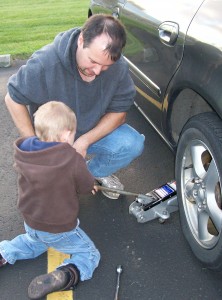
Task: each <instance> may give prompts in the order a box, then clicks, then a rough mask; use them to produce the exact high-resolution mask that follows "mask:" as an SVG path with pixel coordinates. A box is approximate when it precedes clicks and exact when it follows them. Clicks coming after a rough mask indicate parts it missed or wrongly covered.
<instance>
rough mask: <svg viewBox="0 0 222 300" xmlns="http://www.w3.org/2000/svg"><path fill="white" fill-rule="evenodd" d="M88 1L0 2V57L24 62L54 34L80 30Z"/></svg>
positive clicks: (85, 16) (31, 0)
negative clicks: (4, 56)
mask: <svg viewBox="0 0 222 300" xmlns="http://www.w3.org/2000/svg"><path fill="white" fill-rule="evenodd" d="M88 8H89V0H70V1H69V0H61V1H59V0H7V1H5V0H0V20H1V26H0V55H2V54H11V55H12V58H13V59H27V58H28V57H29V56H30V55H31V54H32V53H33V52H34V51H35V50H37V49H39V48H41V47H42V46H44V45H46V44H49V43H51V42H52V41H53V39H54V37H55V36H56V34H58V33H59V32H61V31H65V30H67V29H70V28H72V27H76V26H81V25H82V24H83V23H84V22H85V20H86V19H87V17H88Z"/></svg>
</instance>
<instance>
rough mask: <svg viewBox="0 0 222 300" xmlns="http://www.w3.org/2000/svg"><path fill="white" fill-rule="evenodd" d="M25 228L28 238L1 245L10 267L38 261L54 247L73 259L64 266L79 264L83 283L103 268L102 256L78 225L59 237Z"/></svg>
mask: <svg viewBox="0 0 222 300" xmlns="http://www.w3.org/2000/svg"><path fill="white" fill-rule="evenodd" d="M24 226H25V230H26V233H25V234H21V235H18V236H17V237H15V238H14V239H13V240H11V241H2V242H0V253H1V254H2V256H3V257H4V259H6V260H7V262H8V263H10V264H14V263H15V262H16V260H21V259H32V258H35V257H37V256H39V255H41V254H42V253H44V252H46V251H47V249H48V248H49V247H51V248H54V249H55V250H58V251H60V252H62V253H66V254H70V258H68V259H65V260H64V262H63V264H62V265H67V264H70V263H71V264H75V265H76V267H77V268H78V269H79V271H80V278H81V281H83V280H87V279H90V278H91V277H92V274H93V271H94V270H95V268H96V267H97V266H98V264H99V260H100V253H99V251H98V250H97V249H96V247H95V245H94V243H93V242H92V241H91V239H90V238H89V237H88V236H87V235H86V233H85V232H84V231H83V230H82V229H81V228H80V227H79V226H78V225H77V226H76V228H75V229H73V230H72V231H69V232H63V233H56V234H53V233H49V232H44V231H39V230H34V229H32V228H31V227H29V226H28V225H27V224H24ZM62 265H60V266H62ZM60 266H58V267H60Z"/></svg>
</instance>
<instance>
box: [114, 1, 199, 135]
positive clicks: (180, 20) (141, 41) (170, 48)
mask: <svg viewBox="0 0 222 300" xmlns="http://www.w3.org/2000/svg"><path fill="white" fill-rule="evenodd" d="M111 2H114V1H111ZM115 2H118V3H115V5H114V6H113V9H112V13H113V14H115V15H116V16H117V17H119V19H120V20H121V21H122V22H123V23H124V25H125V27H126V30H127V45H126V48H125V51H124V55H125V57H126V59H127V60H128V62H129V65H130V70H131V72H132V76H133V80H134V82H135V85H136V89H137V97H136V103H135V104H136V105H137V106H139V107H138V108H139V109H140V111H141V112H142V113H143V114H144V115H145V117H146V118H147V119H148V120H149V121H150V122H151V124H152V125H153V126H154V127H155V129H156V130H157V131H158V132H159V133H160V134H161V135H162V125H161V121H162V119H163V113H165V112H166V111H167V109H168V107H166V105H165V107H164V106H163V100H164V97H166V91H167V86H168V84H169V82H170V80H171V78H172V76H173V75H174V73H175V72H176V70H177V68H178V67H179V65H180V62H181V60H182V57H183V49H184V41H185V37H186V32H187V30H188V27H189V24H190V22H191V20H192V18H193V17H194V15H195V13H196V11H197V10H198V8H199V6H200V5H201V3H202V2H203V0H195V1H193V0H177V1H175V0H167V1H166V0H155V1H154V0H146V1H144V0H133V1H125V3H123V1H115ZM166 103H168V102H166Z"/></svg>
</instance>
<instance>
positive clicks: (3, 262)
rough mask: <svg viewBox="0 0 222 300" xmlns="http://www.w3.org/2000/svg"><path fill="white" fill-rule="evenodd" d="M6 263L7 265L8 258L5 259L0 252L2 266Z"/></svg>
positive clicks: (0, 264)
mask: <svg viewBox="0 0 222 300" xmlns="http://www.w3.org/2000/svg"><path fill="white" fill-rule="evenodd" d="M5 265H7V260H5V259H4V258H3V257H2V255H1V254H0V268H2V267H4V266H5Z"/></svg>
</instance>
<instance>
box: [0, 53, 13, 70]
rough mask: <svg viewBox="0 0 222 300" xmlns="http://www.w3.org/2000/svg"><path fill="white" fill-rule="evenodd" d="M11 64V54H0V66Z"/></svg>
mask: <svg viewBox="0 0 222 300" xmlns="http://www.w3.org/2000/svg"><path fill="white" fill-rule="evenodd" d="M10 66H11V54H5V55H0V68H8V67H10Z"/></svg>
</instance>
